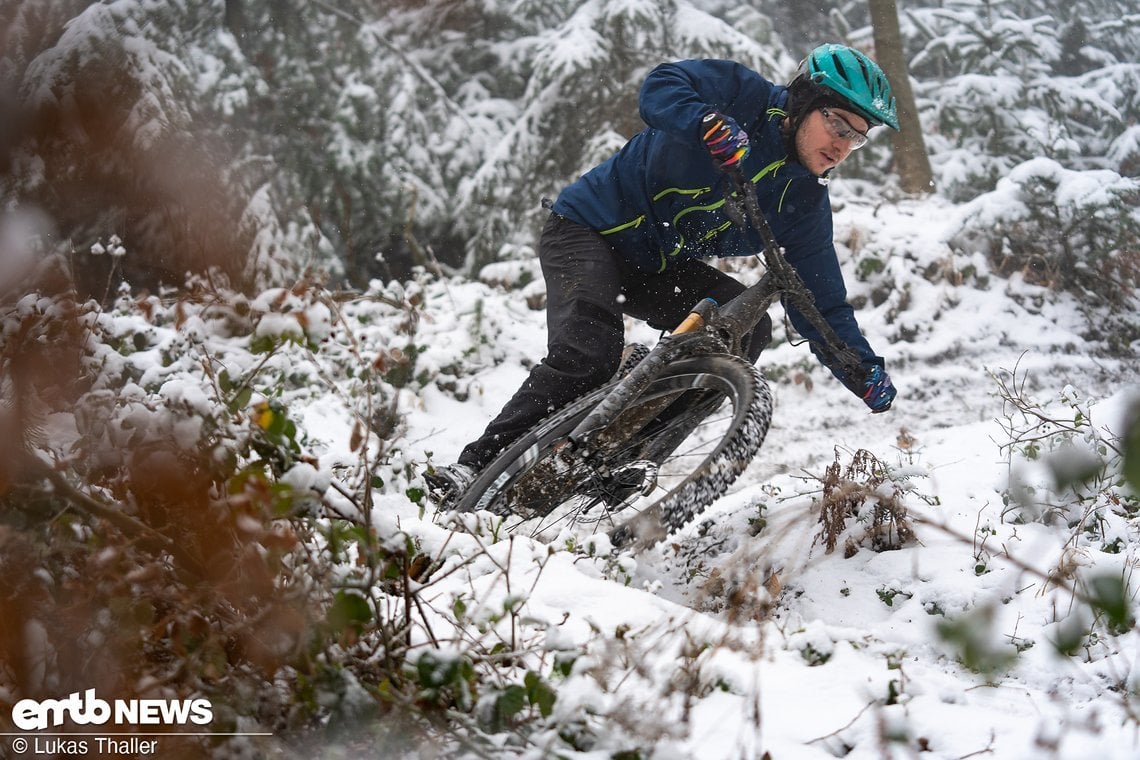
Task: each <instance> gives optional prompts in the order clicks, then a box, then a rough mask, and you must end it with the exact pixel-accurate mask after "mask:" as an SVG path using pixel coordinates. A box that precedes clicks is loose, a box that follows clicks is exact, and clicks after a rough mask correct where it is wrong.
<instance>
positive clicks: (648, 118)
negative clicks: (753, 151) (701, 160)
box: [639, 60, 773, 141]
mask: <svg viewBox="0 0 1140 760" xmlns="http://www.w3.org/2000/svg"><path fill="white" fill-rule="evenodd" d="M772 86H773V85H772V83H771V82H769V81H767V80H766V79H764V78H763V77H762V76H760V75H759V74H757V73H756V72H755V71H752V70H751V69H749V68H747V67H745V66H742V65H741V64H739V63H736V62H734V61H720V60H689V61H677V62H674V63H663V64H660V65H659V66H657V67H656V68H654V69H653V71H651V72H650V73H649V76H647V77H646V78H645V82H644V83H643V84H642V86H641V94H640V99H639V104H640V111H641V118H642V119H643V120H644V121H645V123H646V124H647V125H649V126H650V127H653V128H654V129H659V130H661V131H663V132H666V133H669V134H671V135H673V136H675V137H678V138H680V139H682V140H684V141H689V140H694V139H699V135H700V122H701V118H702V117H703V116H704V115H705V114H707V113H709V112H710V111H719V112H721V113H723V114H725V115H727V116H731V117H732V118H733V119H735V120H736V121H737V123H739V124H740V125H741V127H743V128H744V129H745V130H748V129H749V127H750V126H751V125H753V124H756V123H758V121H759V118H760V116H762V114H763V110H764V108H765V107H766V105H767V103H768V97H769V95H770V93H771V90H772Z"/></svg>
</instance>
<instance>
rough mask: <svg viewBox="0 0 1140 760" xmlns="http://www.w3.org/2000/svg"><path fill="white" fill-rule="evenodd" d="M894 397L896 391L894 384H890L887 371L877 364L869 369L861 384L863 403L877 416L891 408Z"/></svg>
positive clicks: (896, 393)
mask: <svg viewBox="0 0 1140 760" xmlns="http://www.w3.org/2000/svg"><path fill="white" fill-rule="evenodd" d="M896 395H898V391H897V390H895V384H894V383H892V382H891V376H890V375H888V374H887V371H886V370H885V369H883V368H882V367H880V366H879V365H877V364H876V365H875V366H873V367H871V371H870V372H869V373H868V374H867V380H866V381H865V382H864V383H863V403H864V404H866V405H867V407H868V408H869V409H870V410H871V411H872V412H874V413H875V414H878V413H880V412H885V411H887V410H888V409H890V408H891V403H893V402H894V400H895V396H896Z"/></svg>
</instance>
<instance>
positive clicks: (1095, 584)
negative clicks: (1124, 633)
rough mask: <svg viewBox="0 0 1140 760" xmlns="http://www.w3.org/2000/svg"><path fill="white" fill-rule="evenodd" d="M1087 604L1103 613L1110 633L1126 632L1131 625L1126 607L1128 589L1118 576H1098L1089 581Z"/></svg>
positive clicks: (1129, 613) (1130, 617)
mask: <svg viewBox="0 0 1140 760" xmlns="http://www.w3.org/2000/svg"><path fill="white" fill-rule="evenodd" d="M1089 604H1091V605H1092V607H1093V609H1094V610H1096V611H1097V612H1103V613H1104V616H1105V617H1106V618H1107V619H1108V623H1109V629H1110V630H1112V631H1114V632H1115V631H1120V630H1121V629H1124V630H1127V629H1128V628H1130V627H1131V625H1132V615H1131V612H1130V611H1129V605H1128V589H1127V588H1126V587H1125V585H1124V579H1123V578H1121V577H1120V576H1119V575H1098V576H1096V577H1094V578H1093V579H1092V580H1090V581H1089Z"/></svg>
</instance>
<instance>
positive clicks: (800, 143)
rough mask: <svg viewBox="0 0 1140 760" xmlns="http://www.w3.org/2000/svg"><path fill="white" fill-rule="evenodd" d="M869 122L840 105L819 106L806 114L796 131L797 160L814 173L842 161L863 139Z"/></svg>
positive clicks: (832, 167)
mask: <svg viewBox="0 0 1140 760" xmlns="http://www.w3.org/2000/svg"><path fill="white" fill-rule="evenodd" d="M870 128H871V125H870V124H868V123H867V120H866V119H864V118H863V117H862V116H859V115H858V114H855V113H852V112H851V111H847V110H844V109H842V108H819V109H816V110H815V111H812V112H811V113H810V114H808V116H807V118H806V119H804V120H803V123H801V124H800V128H799V130H798V131H797V132H796V151H797V152H798V153H799V155H800V161H801V162H802V163H803V165H804V166H805V167H806V168H807V170H808V171H809V172H811V173H812V174H814V175H816V176H817V177H818V176H820V175H822V174H823V173H824V172H826V171H827V170H828V169H834V168H835V167H837V166H839V164H841V163H843V160H844V159H845V158H847V156H849V155H850V154H851V151H853V150H854V149H855V148H857V147H859V146H860V145H862V144H863V143H864V142H866V138H867V130H868V129H870Z"/></svg>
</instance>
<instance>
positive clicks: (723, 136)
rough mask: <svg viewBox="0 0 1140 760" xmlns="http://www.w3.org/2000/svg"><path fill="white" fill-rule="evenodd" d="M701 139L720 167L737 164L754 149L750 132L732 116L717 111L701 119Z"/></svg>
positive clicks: (724, 167)
mask: <svg viewBox="0 0 1140 760" xmlns="http://www.w3.org/2000/svg"><path fill="white" fill-rule="evenodd" d="M701 141H702V142H704V144H705V149H706V150H707V151H708V152H709V155H711V156H712V158H713V162H714V163H715V164H716V166H717V168H718V169H726V168H728V167H731V166H736V165H737V164H739V163H740V162H741V161H743V160H744V157H745V156H747V155H748V153H749V151H750V150H752V148H751V147H750V146H749V145H748V133H747V132H745V131H744V130H743V129H741V128H740V125H738V124H737V123H736V122H735V121H733V119H732V117H731V116H725V115H724V114H720V113H717V112H716V111H713V112H712V113H710V114H708V115H706V116H705V117H704V118H703V119H701Z"/></svg>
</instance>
